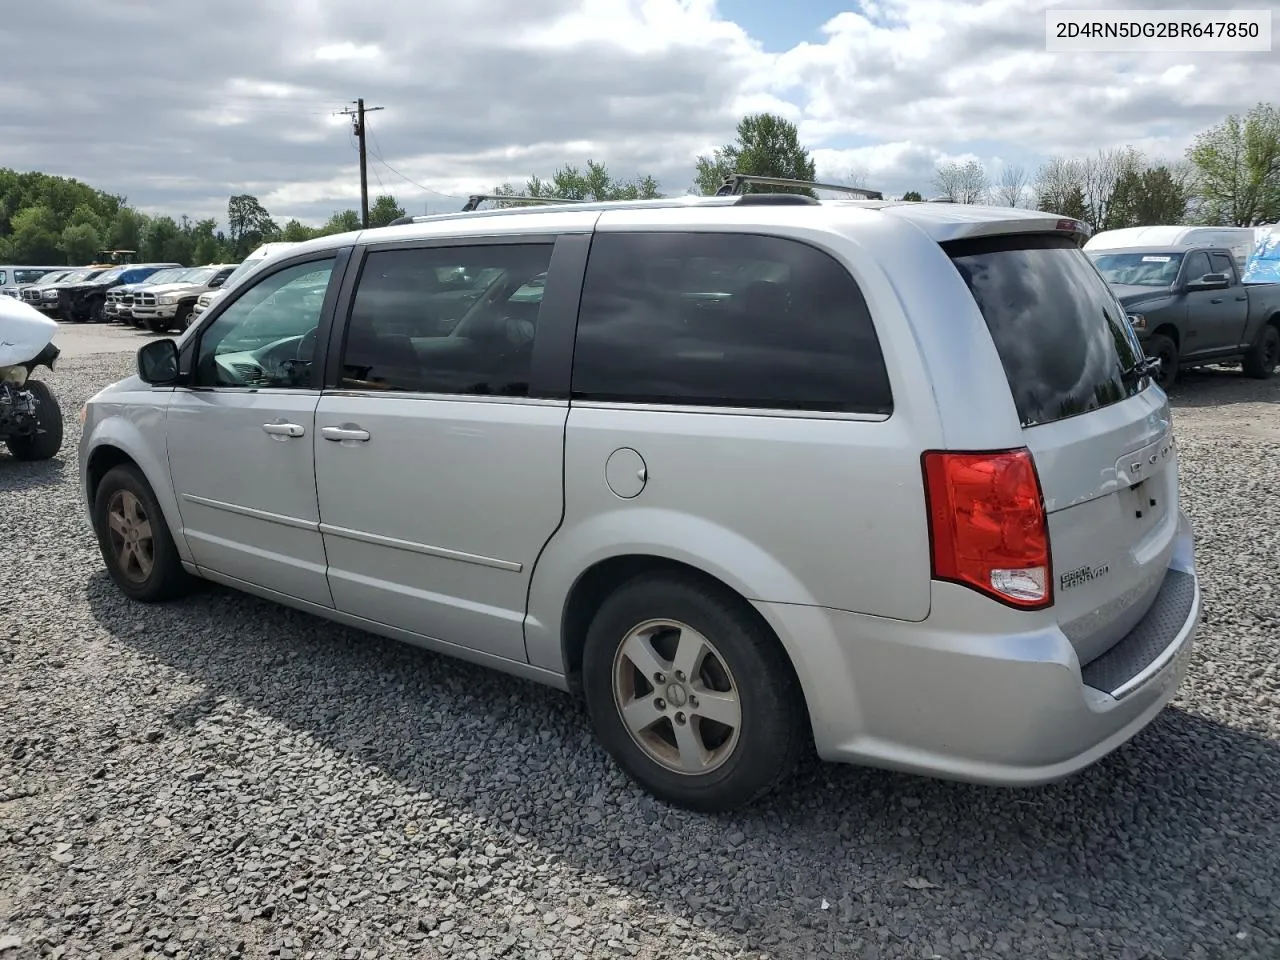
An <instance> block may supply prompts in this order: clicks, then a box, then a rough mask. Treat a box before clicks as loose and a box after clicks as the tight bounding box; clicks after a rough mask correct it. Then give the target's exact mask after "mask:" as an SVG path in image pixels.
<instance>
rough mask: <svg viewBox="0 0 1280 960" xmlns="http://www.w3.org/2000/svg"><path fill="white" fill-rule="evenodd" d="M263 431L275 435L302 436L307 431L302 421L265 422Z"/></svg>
mask: <svg viewBox="0 0 1280 960" xmlns="http://www.w3.org/2000/svg"><path fill="white" fill-rule="evenodd" d="M262 432H263V433H266V434H270V435H271V436H273V437H300V436H302V435H303V434H304V433H306V432H307V431H306V428H304V427H303V426H302V424H300V423H264V424H263V425H262Z"/></svg>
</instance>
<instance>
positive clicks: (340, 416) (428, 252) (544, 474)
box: [313, 240, 568, 662]
mask: <svg viewBox="0 0 1280 960" xmlns="http://www.w3.org/2000/svg"><path fill="white" fill-rule="evenodd" d="M552 249H553V244H552V243H551V242H550V240H547V241H546V242H528V241H525V242H510V243H503V242H497V241H489V242H487V243H483V244H474V243H473V244H466V243H458V242H457V241H454V242H453V243H452V245H438V244H437V245H423V246H413V247H404V246H400V247H391V248H387V249H375V250H373V251H372V252H370V253H369V254H368V255H367V256H366V258H365V260H364V264H363V266H362V268H361V270H360V278H359V281H358V284H357V286H356V289H355V294H354V298H353V301H352V307H351V314H350V319H349V322H348V327H347V330H346V335H345V338H344V342H343V343H342V344H341V346H340V355H339V357H338V360H337V361H336V362H335V364H334V365H333V366H332V367H331V369H330V373H329V377H330V378H331V380H330V382H332V383H334V384H335V388H334V389H329V390H326V391H325V392H324V394H323V395H322V396H321V398H320V403H319V406H318V407H317V410H316V431H315V436H314V441H313V443H314V447H315V462H316V489H317V492H318V495H319V506H320V518H321V524H320V531H321V533H322V534H323V537H324V546H325V552H326V555H327V557H328V564H329V587H330V589H331V590H332V592H333V599H334V605H335V606H336V608H337V609H338V610H340V611H342V612H344V613H349V614H352V615H354V616H358V617H361V618H363V619H365V620H369V621H373V622H375V623H380V624H385V625H387V626H391V627H395V628H397V629H400V630H406V631H409V632H410V633H413V634H416V635H418V636H422V637H427V638H431V639H434V640H438V641H444V642H447V643H451V644H456V645H458V646H461V647H465V648H468V649H471V650H475V651H478V652H481V653H485V654H489V655H492V656H497V657H502V658H504V659H508V660H514V661H519V662H524V661H526V660H527V657H526V654H525V645H524V616H525V608H526V601H527V596H528V589H529V577H530V574H531V573H532V570H533V565H534V562H535V561H536V560H537V558H538V554H539V553H540V552H541V550H542V548H543V547H544V546H545V545H546V543H547V541H548V540H549V539H550V537H551V535H552V534H553V533H554V532H555V530H556V528H557V527H558V526H559V524H560V520H561V516H562V513H563V472H564V453H563V451H564V428H565V421H566V419H567V416H568V402H567V401H566V400H553V399H539V398H534V397H530V396H529V383H530V369H531V358H532V353H533V344H534V338H535V335H536V332H537V329H538V321H539V314H540V312H541V310H542V294H543V286H542V284H541V278H540V275H541V274H543V273H546V271H547V269H548V266H549V262H550V259H551V253H552ZM486 272H487V273H486ZM459 273H460V274H464V275H466V276H482V275H484V276H487V277H488V280H487V283H486V284H485V288H484V290H483V292H482V293H480V294H479V296H478V297H477V299H476V301H475V303H474V304H473V306H472V307H471V308H470V309H469V310H467V311H466V312H465V314H464V315H463V316H462V317H461V319H460V320H459V321H458V322H457V324H456V325H453V326H452V327H451V328H449V329H448V330H447V332H446V331H444V330H443V329H442V327H441V325H440V324H439V322H438V316H439V313H438V311H437V310H435V309H433V301H432V297H433V296H434V295H436V294H437V293H438V291H439V283H438V278H439V277H440V276H449V275H454V274H459ZM551 282H555V281H554V278H553V279H552V281H551ZM415 284H420V286H421V290H422V293H421V296H406V295H405V292H406V290H407V289H409V288H411V287H413V286H414V285H415ZM442 334H443V335H442Z"/></svg>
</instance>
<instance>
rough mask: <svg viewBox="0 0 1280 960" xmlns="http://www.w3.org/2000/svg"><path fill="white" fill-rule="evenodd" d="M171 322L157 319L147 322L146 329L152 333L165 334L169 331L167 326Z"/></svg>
mask: <svg viewBox="0 0 1280 960" xmlns="http://www.w3.org/2000/svg"><path fill="white" fill-rule="evenodd" d="M172 322H173V321H171V320H161V319H159V318H158V317H157V318H155V319H152V320H148V321H147V329H148V330H150V331H151V332H152V333H167V332H168V331H169V324H170V323H172Z"/></svg>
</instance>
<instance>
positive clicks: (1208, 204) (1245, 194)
mask: <svg viewBox="0 0 1280 960" xmlns="http://www.w3.org/2000/svg"><path fill="white" fill-rule="evenodd" d="M1187 159H1189V160H1190V161H1191V162H1192V164H1194V166H1195V168H1196V173H1197V179H1198V181H1199V189H1200V193H1201V198H1202V200H1203V210H1204V214H1203V215H1204V218H1205V219H1206V220H1209V221H1211V222H1215V223H1221V224H1230V225H1232V226H1237V227H1252V226H1257V225H1258V224H1262V223H1266V222H1268V221H1272V220H1277V219H1280V108H1277V106H1276V105H1275V104H1269V103H1259V104H1257V105H1256V106H1255V107H1254V108H1253V109H1252V110H1250V111H1249V112H1248V113H1247V114H1245V115H1244V116H1243V117H1240V116H1237V115H1236V114H1232V115H1230V116H1229V117H1227V119H1226V120H1224V121H1223V122H1222V123H1220V124H1218V125H1217V126H1216V127H1213V128H1211V129H1209V130H1206V131H1205V132H1204V133H1202V134H1200V136H1198V137H1196V139H1195V142H1194V143H1192V145H1191V146H1190V147H1189V148H1188V149H1187Z"/></svg>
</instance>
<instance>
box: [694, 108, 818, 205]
mask: <svg viewBox="0 0 1280 960" xmlns="http://www.w3.org/2000/svg"><path fill="white" fill-rule="evenodd" d="M731 173H749V174H754V175H755V176H758V177H785V178H787V179H791V180H813V179H814V178H815V176H816V173H817V165H816V164H815V163H814V161H813V159H812V158H811V157H810V156H809V152H808V151H807V150H805V148H804V147H802V146H801V145H800V133H799V131H798V130H797V129H796V125H795V124H794V123H792V122H791V121H789V120H787V119H786V118H784V117H780V116H777V115H776V114H772V113H755V114H751V115H749V116H746V117H743V118H742V119H741V120H740V121H739V122H738V136H737V139H736V140H735V141H734V142H733V143H729V144H726V145H725V146H723V147H719V148H718V149H716V150H715V151H714V152H712V153H711V154H710V155H709V156H701V157H698V160H697V174H696V176H695V183H696V185H697V187H698V189H699V190H700V191H701V192H702V193H703V194H713V193H715V192H716V190H717V189H718V188H719V186H720V184H721V183H723V182H724V178H725V177H727V176H728V175H729V174H731ZM762 189H764V190H765V191H766V192H769V193H801V194H805V195H807V196H815V194H814V192H813V191H812V190H810V189H807V188H801V187H797V188H792V187H765V188H762Z"/></svg>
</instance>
